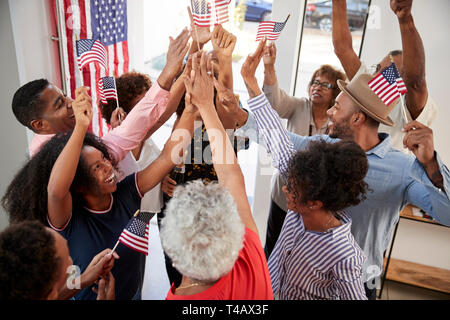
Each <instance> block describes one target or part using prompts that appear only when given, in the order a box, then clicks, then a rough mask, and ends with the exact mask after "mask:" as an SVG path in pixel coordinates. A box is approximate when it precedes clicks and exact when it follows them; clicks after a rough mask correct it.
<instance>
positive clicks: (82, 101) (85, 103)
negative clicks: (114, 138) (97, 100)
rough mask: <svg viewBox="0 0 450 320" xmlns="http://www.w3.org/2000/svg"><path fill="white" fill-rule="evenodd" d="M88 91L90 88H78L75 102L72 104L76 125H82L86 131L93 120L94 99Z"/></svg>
mask: <svg viewBox="0 0 450 320" xmlns="http://www.w3.org/2000/svg"><path fill="white" fill-rule="evenodd" d="M88 91H89V88H88V87H79V88H77V89H76V90H75V100H74V101H73V102H72V109H73V113H74V116H75V121H76V125H81V126H82V127H83V128H84V129H87V128H88V127H89V124H90V123H91V120H92V99H91V97H90V96H89V94H88Z"/></svg>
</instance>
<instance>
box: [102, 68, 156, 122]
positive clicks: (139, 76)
mask: <svg viewBox="0 0 450 320" xmlns="http://www.w3.org/2000/svg"><path fill="white" fill-rule="evenodd" d="M151 86H152V80H151V79H150V77H149V76H147V75H146V74H143V73H138V72H136V71H130V72H127V73H124V74H123V75H121V76H120V77H118V78H116V87H117V97H118V99H119V106H120V107H121V108H122V109H123V111H125V112H126V113H127V114H128V113H129V112H130V111H131V109H133V107H134V105H132V101H133V99H135V98H136V97H138V96H139V95H141V94H143V93H145V92H147V91H148V90H149V89H150V87H151ZM107 102H108V103H107V104H104V103H102V102H101V101H100V103H99V106H100V110H101V113H102V117H103V119H105V120H106V123H108V124H109V123H110V119H111V114H112V113H113V111H114V110H115V109H116V107H117V103H116V101H115V100H107Z"/></svg>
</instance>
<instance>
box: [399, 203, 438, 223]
mask: <svg viewBox="0 0 450 320" xmlns="http://www.w3.org/2000/svg"><path fill="white" fill-rule="evenodd" d="M400 217H402V218H405V219H409V220H416V221H420V222H426V223H431V224H437V225H440V226H441V224H440V223H438V222H436V221H435V220H431V219H427V218H423V217H418V216H415V215H413V213H412V206H411V205H407V206H406V207H404V208H403V210H402V211H401V212H400Z"/></svg>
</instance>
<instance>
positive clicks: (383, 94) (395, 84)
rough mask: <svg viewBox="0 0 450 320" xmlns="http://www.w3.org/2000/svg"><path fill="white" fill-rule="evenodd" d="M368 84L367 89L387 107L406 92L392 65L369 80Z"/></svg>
mask: <svg viewBox="0 0 450 320" xmlns="http://www.w3.org/2000/svg"><path fill="white" fill-rule="evenodd" d="M368 84H369V88H370V89H371V90H372V91H373V92H374V93H375V94H376V95H377V96H378V97H379V98H380V99H381V101H383V103H384V104H385V105H387V106H388V105H389V104H391V103H392V102H393V101H394V100H396V99H397V98H400V96H401V95H403V94H405V93H406V92H407V90H406V86H405V84H404V82H403V79H402V77H401V76H400V73H399V72H398V70H397V67H396V66H395V64H394V63H392V64H391V65H390V66H389V67H387V68H386V69H384V70H383V71H382V72H381V73H380V74H379V75H378V76H376V77H375V78H373V79H372V80H370V81H369V83H368Z"/></svg>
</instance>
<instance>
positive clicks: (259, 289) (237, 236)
mask: <svg viewBox="0 0 450 320" xmlns="http://www.w3.org/2000/svg"><path fill="white" fill-rule="evenodd" d="M198 60H199V59H198V58H196V57H194V58H193V62H192V67H193V69H194V70H193V73H192V74H191V76H190V77H186V81H185V83H186V106H188V105H190V104H191V103H192V104H193V105H195V106H196V107H197V108H198V109H199V111H200V115H201V117H202V119H203V122H204V124H205V126H206V129H207V131H208V134H209V136H210V137H211V138H212V137H213V136H214V138H212V139H211V140H210V141H211V150H212V159H213V164H214V169H215V171H216V173H217V177H218V181H219V183H218V184H217V183H215V182H211V183H209V184H208V185H205V184H204V183H203V182H202V181H201V180H197V181H192V182H189V183H187V184H186V185H185V186H178V187H177V188H176V189H175V192H174V197H173V198H172V199H171V200H170V201H169V203H168V206H167V210H166V217H165V218H164V219H163V220H162V225H161V242H162V245H163V248H164V250H165V251H166V253H167V254H168V255H169V256H170V258H171V260H172V262H173V265H174V267H175V268H176V269H177V270H178V271H179V272H180V273H181V274H182V275H183V277H182V281H181V284H180V285H179V286H178V287H176V286H175V285H172V287H171V289H170V291H169V293H168V295H167V299H168V300H194V299H201V300H213V299H225V300H235V299H238V300H253V299H255V300H256V299H257V300H261V299H273V294H272V286H271V282H270V277H269V273H268V267H267V262H266V259H265V256H264V252H263V250H262V246H261V242H260V240H259V237H258V230H257V227H256V224H255V222H254V220H253V217H252V213H251V209H250V205H249V203H248V200H247V196H246V192H245V185H244V177H243V175H242V172H241V169H240V167H239V164H238V163H237V159H236V156H235V154H234V152H233V148H232V146H231V143H230V141H229V139H228V137H227V134H226V133H225V130H224V128H223V125H222V122H221V121H220V120H219V117H218V115H217V112H216V110H215V107H214V102H213V97H214V91H213V77H212V76H211V75H210V74H212V73H210V72H209V70H210V69H209V68H207V66H206V65H207V63H206V55H205V53H203V54H202V56H201V59H200V63H199V61H198ZM208 61H210V59H208ZM207 70H208V71H207ZM214 81H215V79H214ZM214 83H215V85H216V86H220V84H219V83H218V82H217V81H215V82H214ZM220 91H222V90H218V92H220Z"/></svg>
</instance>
